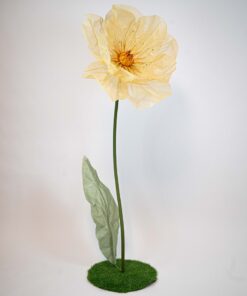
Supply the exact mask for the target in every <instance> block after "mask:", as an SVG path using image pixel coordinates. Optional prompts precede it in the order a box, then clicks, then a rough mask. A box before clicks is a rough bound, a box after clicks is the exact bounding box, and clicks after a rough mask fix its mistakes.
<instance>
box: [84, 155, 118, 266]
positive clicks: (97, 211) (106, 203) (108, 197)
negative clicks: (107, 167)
mask: <svg viewBox="0 0 247 296" xmlns="http://www.w3.org/2000/svg"><path fill="white" fill-rule="evenodd" d="M82 176H83V188H84V193H85V196H86V199H87V200H88V202H89V203H90V204H91V214H92V218H93V220H94V222H95V224H96V237H97V239H98V241H99V247H100V250H101V252H102V253H103V255H104V256H105V257H106V258H107V259H108V260H109V261H110V262H111V263H112V264H115V263H116V248H117V239H118V228H119V215H118V207H117V205H116V203H115V200H114V199H113V197H112V194H111V192H110V190H109V189H108V188H107V187H106V186H105V185H104V184H103V183H102V182H101V181H100V179H99V177H98V175H97V172H96V170H95V169H94V168H93V167H92V165H91V163H90V162H89V160H88V159H87V158H86V157H84V158H83V163H82Z"/></svg>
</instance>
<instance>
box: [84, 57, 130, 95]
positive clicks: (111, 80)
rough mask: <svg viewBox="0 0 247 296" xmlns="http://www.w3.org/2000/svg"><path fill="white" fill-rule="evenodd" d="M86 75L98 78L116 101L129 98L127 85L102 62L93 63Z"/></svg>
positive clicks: (86, 76)
mask: <svg viewBox="0 0 247 296" xmlns="http://www.w3.org/2000/svg"><path fill="white" fill-rule="evenodd" d="M84 77H85V78H94V79H96V80H97V81H98V82H99V83H100V84H101V86H102V87H103V88H104V89H105V91H106V92H107V93H108V94H109V96H110V97H111V99H112V100H114V101H115V100H118V99H120V100H121V99H126V98H127V85H126V84H125V83H124V82H122V81H121V80H120V79H119V78H118V77H117V76H115V75H111V74H110V73H109V71H108V68H107V66H106V65H105V64H104V63H102V62H94V63H91V64H90V65H89V66H88V68H87V69H86V71H85V74H84Z"/></svg>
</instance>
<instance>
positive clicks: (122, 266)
mask: <svg viewBox="0 0 247 296" xmlns="http://www.w3.org/2000/svg"><path fill="white" fill-rule="evenodd" d="M118 103H119V101H118V100H117V101H116V102H115V109H114V121H113V168H114V178H115V186H116V194H117V203H118V210H119V220H120V231H121V271H122V272H124V270H125V239H124V221H123V210H122V203H121V197H120V190H119V182H118V172H117V151H116V150H117V149H116V146H117V144H116V138H117V114H118Z"/></svg>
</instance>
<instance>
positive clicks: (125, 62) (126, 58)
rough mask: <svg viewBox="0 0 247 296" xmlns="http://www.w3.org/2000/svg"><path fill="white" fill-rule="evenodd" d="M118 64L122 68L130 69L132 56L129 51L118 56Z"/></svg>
mask: <svg viewBox="0 0 247 296" xmlns="http://www.w3.org/2000/svg"><path fill="white" fill-rule="evenodd" d="M118 62H119V64H120V65H121V66H123V67H131V66H132V65H133V63H134V57H133V54H131V53H130V50H128V51H125V52H121V53H119V54H118Z"/></svg>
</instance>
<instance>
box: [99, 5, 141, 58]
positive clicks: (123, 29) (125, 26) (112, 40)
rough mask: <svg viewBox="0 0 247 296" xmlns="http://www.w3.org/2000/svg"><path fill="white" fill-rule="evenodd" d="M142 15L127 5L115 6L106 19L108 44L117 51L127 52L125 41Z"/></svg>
mask: <svg viewBox="0 0 247 296" xmlns="http://www.w3.org/2000/svg"><path fill="white" fill-rule="evenodd" d="M140 16H141V14H140V13H139V12H138V11H137V10H136V9H134V8H132V7H130V6H125V5H113V6H112V9H111V10H110V11H109V12H108V13H107V15H106V17H105V22H104V27H105V31H106V34H107V39H108V44H109V47H110V48H111V49H114V50H115V51H120V52H121V51H124V50H125V39H126V36H127V35H128V32H129V30H130V28H131V24H133V23H135V22H136V20H137V18H139V17H140Z"/></svg>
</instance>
